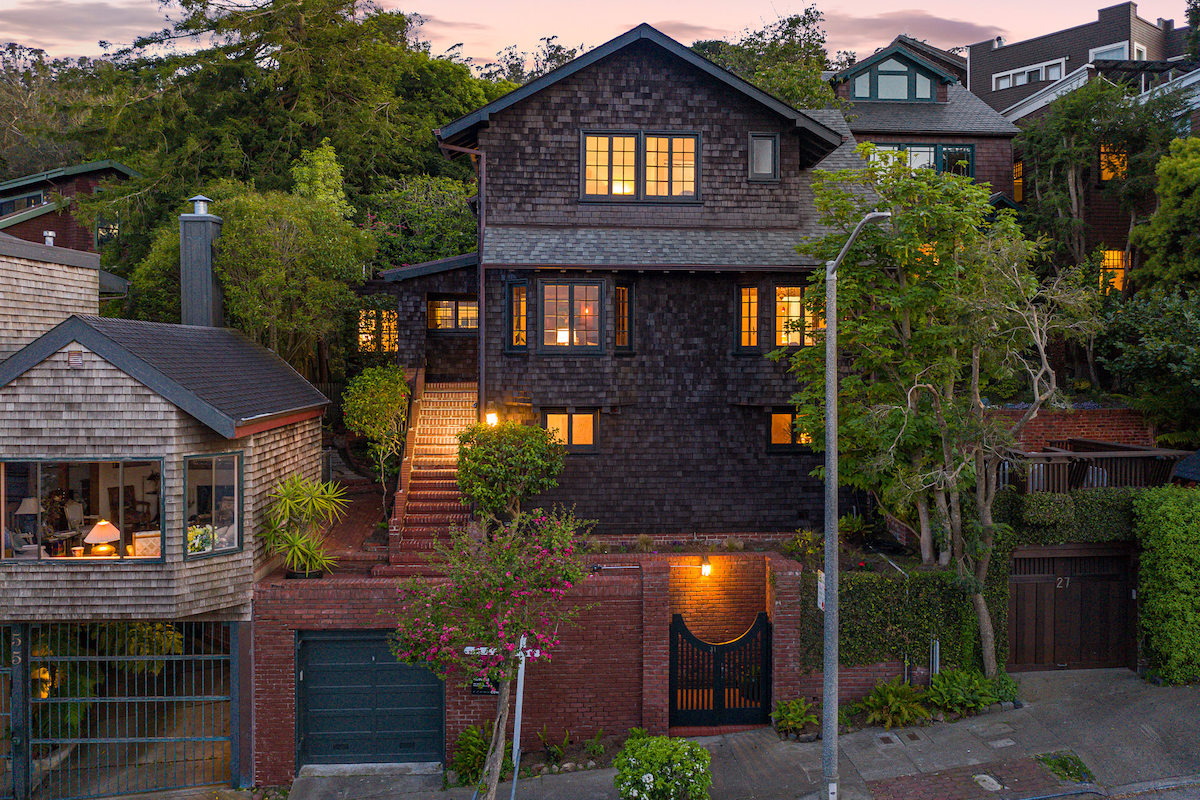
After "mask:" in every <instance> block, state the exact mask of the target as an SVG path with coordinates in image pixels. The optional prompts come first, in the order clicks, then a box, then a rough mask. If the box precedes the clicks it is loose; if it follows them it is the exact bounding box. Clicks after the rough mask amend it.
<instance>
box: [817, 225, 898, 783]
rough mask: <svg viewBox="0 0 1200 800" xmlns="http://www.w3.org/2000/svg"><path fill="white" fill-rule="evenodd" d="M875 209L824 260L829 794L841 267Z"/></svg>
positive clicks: (834, 761) (834, 737) (825, 746)
mask: <svg viewBox="0 0 1200 800" xmlns="http://www.w3.org/2000/svg"><path fill="white" fill-rule="evenodd" d="M891 216H892V214H891V212H890V211H873V212H871V213H869V214H867V215H866V216H865V217H863V218H862V219H861V220H859V221H858V224H857V225H855V226H854V230H853V232H851V234H850V238H849V239H847V240H846V243H845V244H844V245H842V250H841V252H840V253H838V255H837V258H835V259H834V260H833V261H826V262H825V663H824V670H825V672H824V688H823V690H822V703H821V739H822V743H821V771H822V773H823V775H824V778H825V791H826V800H837V796H838V433H837V426H838V416H837V388H838V379H837V270H838V267H839V266H841V263H842V259H844V258H845V257H846V253H847V251H849V250H850V245H852V244H854V240H855V239H857V238H858V234H859V233H860V232H861V231H862V229H863V227H864V226H865V225H867V224H868V223H871V222H881V221H883V220H885V219H888V218H889V217H891Z"/></svg>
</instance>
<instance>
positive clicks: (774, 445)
mask: <svg viewBox="0 0 1200 800" xmlns="http://www.w3.org/2000/svg"><path fill="white" fill-rule="evenodd" d="M775 414H789V415H791V418H792V424H791V426H790V427H789V428H788V430H789V431H791V434H792V437H791V438H792V440H791V441H790V442H788V443H787V444H784V443H782V442H772V441H771V417H772V416H773V415H775ZM797 416H799V415H798V414H797V413H796V409H795V408H791V407H788V406H773V407H771V408H768V409H767V415H766V417H767V452H770V453H796V452H812V445H811V444H805V443H804V442H798V441H796V417H797Z"/></svg>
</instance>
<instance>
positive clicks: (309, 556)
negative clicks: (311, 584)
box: [264, 475, 349, 575]
mask: <svg viewBox="0 0 1200 800" xmlns="http://www.w3.org/2000/svg"><path fill="white" fill-rule="evenodd" d="M345 494H346V493H345V490H344V489H343V488H342V487H341V486H339V485H338V484H336V483H334V482H332V481H330V482H329V483H325V482H323V481H319V480H309V479H308V478H305V477H303V476H301V475H291V476H289V477H287V478H284V479H283V480H282V481H280V482H279V483H278V484H277V485H276V486H275V489H274V490H273V491H272V492H271V494H270V498H271V503H270V505H269V506H268V507H267V526H266V529H265V532H264V539H265V540H266V543H267V549H268V551H269V552H271V553H272V554H275V555H282V556H283V564H284V568H285V569H287V571H288V572H289V573H290V574H296V575H299V574H304V575H318V574H320V573H322V572H325V571H327V570H330V569H333V568H334V567H335V566H337V559H336V558H335V557H333V556H331V555H329V553H328V551H327V550H326V549H325V542H324V540H323V538H322V536H321V529H322V528H324V527H325V526H327V525H332V524H333V523H334V522H337V520H338V519H339V518H341V516H342V514H344V513H345V511H346V506H348V505H349V501H348V500H346V497H345Z"/></svg>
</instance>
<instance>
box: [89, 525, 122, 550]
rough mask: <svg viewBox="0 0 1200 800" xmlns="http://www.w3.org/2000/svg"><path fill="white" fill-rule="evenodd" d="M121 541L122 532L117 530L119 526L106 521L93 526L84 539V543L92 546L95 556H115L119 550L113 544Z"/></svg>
mask: <svg viewBox="0 0 1200 800" xmlns="http://www.w3.org/2000/svg"><path fill="white" fill-rule="evenodd" d="M120 539H121V532H120V531H119V530H117V526H116V525H113V524H112V523H111V522H109V521H108V520H106V519H102V520H100V521H99V522H97V523H96V524H95V525H93V526H92V529H91V530H90V531H88V535H87V536H85V537H83V541H84V542H86V543H87V544H90V545H91V546H92V552H91V555H94V556H111V555H115V554H116V552H117V548H115V547H113V546H112V543H113V542H116V541H119V540H120Z"/></svg>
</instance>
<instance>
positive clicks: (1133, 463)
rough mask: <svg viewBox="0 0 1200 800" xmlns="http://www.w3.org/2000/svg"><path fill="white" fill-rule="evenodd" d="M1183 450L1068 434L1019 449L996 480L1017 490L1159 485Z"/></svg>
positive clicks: (1167, 480)
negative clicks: (1043, 446) (1029, 448)
mask: <svg viewBox="0 0 1200 800" xmlns="http://www.w3.org/2000/svg"><path fill="white" fill-rule="evenodd" d="M1188 455H1190V453H1188V452H1187V451H1185V450H1165V449H1162V448H1157V447H1142V446H1137V445H1120V444H1114V443H1111V442H1098V441H1095V440H1092V439H1068V440H1064V441H1059V442H1054V443H1052V445H1051V446H1050V447H1047V448H1046V449H1045V450H1043V451H1041V452H1038V453H1021V454H1020V456H1019V457H1018V458H1017V459H1014V461H1013V462H1010V463H1008V464H1006V465H1005V469H1002V470H1001V479H1002V482H1004V483H1005V484H1006V485H1013V486H1016V488H1017V490H1018V491H1020V492H1022V493H1028V492H1070V491H1074V490H1076V489H1094V488H1098V487H1101V486H1162V485H1163V484H1166V483H1168V482H1169V481H1170V480H1171V474H1172V472H1173V471H1174V470H1175V464H1176V463H1177V462H1178V461H1179V460H1180V459H1182V458H1184V457H1185V456H1188Z"/></svg>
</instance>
